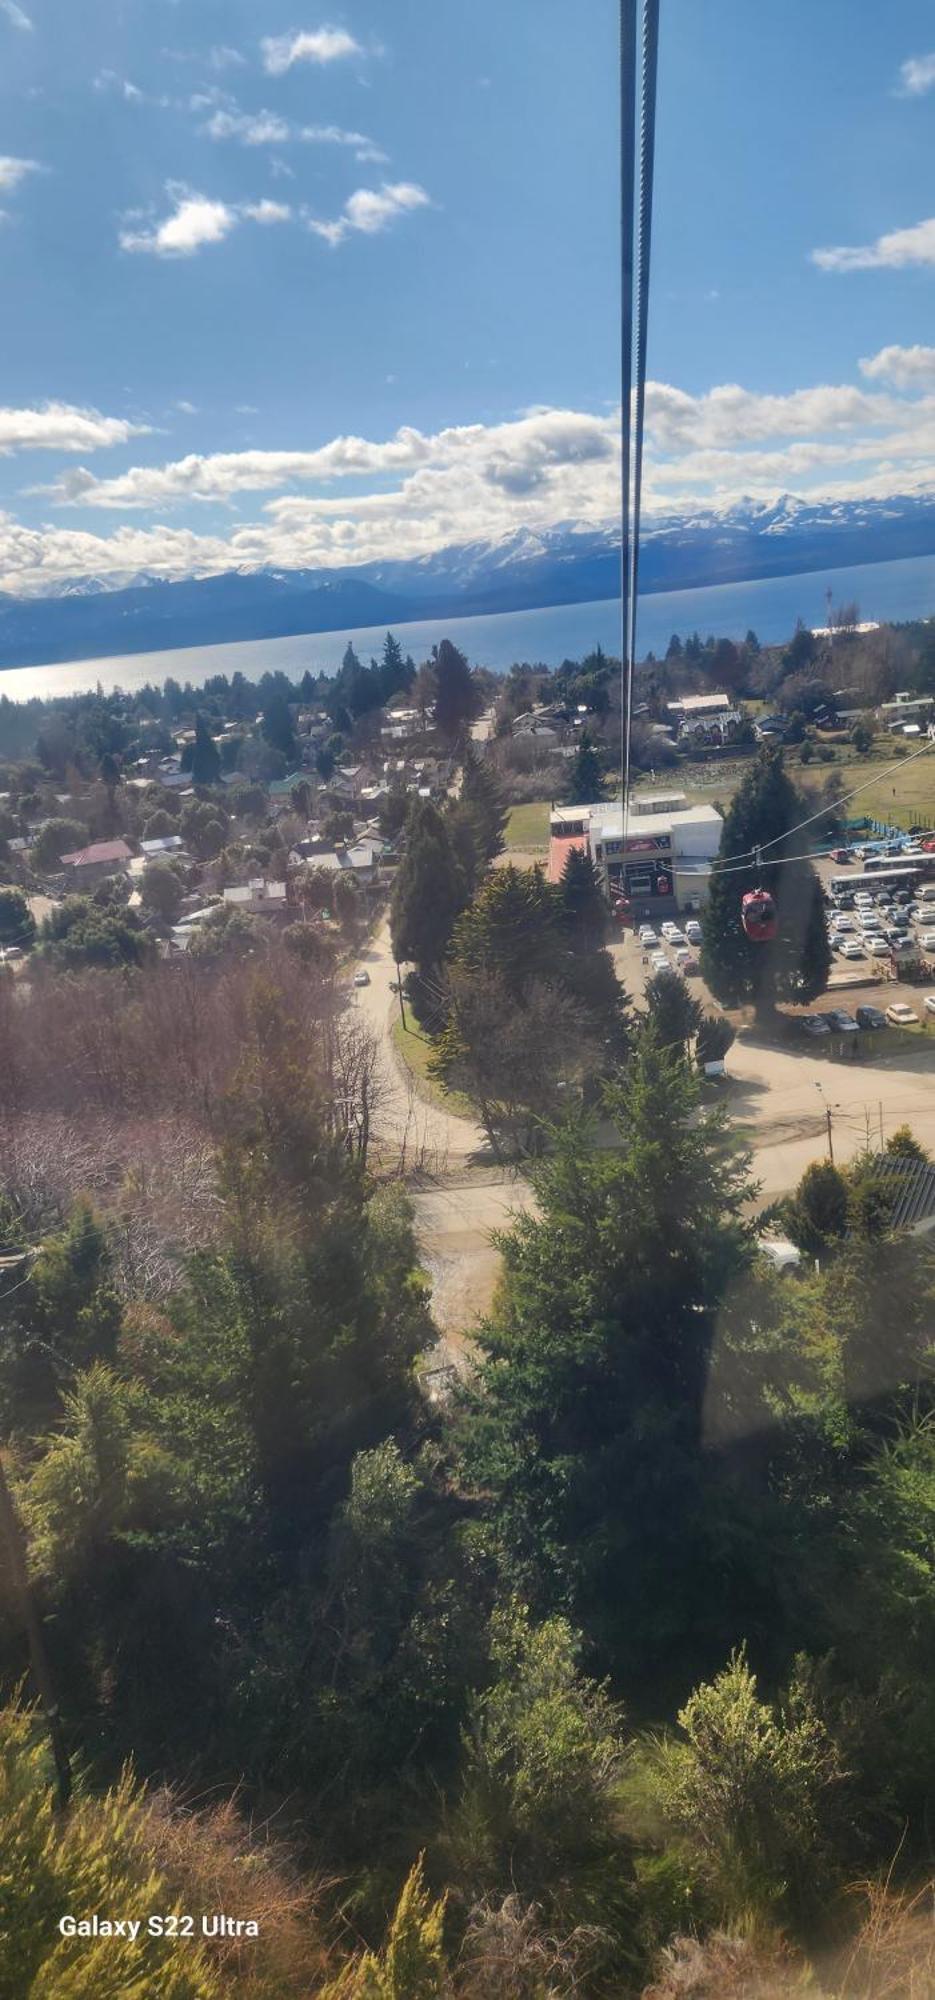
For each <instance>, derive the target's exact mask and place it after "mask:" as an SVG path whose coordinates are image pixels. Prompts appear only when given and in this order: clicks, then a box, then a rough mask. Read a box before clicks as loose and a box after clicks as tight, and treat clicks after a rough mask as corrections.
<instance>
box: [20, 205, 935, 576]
mask: <svg viewBox="0 0 935 2000" xmlns="http://www.w3.org/2000/svg"><path fill="white" fill-rule="evenodd" d="M254 206H259V204H254ZM906 357H909V360H908V361H907V359H906ZM925 357H926V350H922V349H920V350H915V349H912V348H908V347H907V348H900V347H893V348H884V349H881V350H880V353H879V354H878V355H871V356H869V357H867V361H866V363H865V364H864V368H863V374H864V383H863V384H862V385H857V384H849V383H843V384H823V385H818V386H816V387H811V388H807V389H801V390H796V391H794V392H792V393H791V394H789V395H785V396H765V395H761V394H759V393H758V392H757V391H755V390H749V389H745V388H744V387H743V386H742V385H739V384H736V383H733V384H731V383H728V384H720V385H718V386H717V387H715V388H713V389H711V390H709V391H708V392H707V393H706V394H703V395H689V394H687V393H686V392H685V391H684V390H681V389H679V388H677V387H676V386H674V385H673V384H670V383H660V382H654V383H651V384H649V385H648V390H647V419H648V441H647V459H646V509H647V514H649V515H655V516H656V517H658V516H659V515H676V516H678V515H681V514H683V513H684V512H685V511H686V510H690V511H691V512H692V513H693V514H697V513H698V512H699V511H705V510H709V509H712V508H714V509H717V508H719V507H721V506H729V505H732V504H733V503H734V502H736V500H737V499H738V498H739V497H740V496H741V495H752V496H755V497H756V498H760V499H763V500H767V499H774V498H775V497H776V495H777V493H779V492H782V491H784V490H785V491H788V490H790V489H791V490H793V491H795V492H797V493H800V494H802V495H803V496H804V497H807V498H808V499H809V500H811V501H813V502H816V501H827V502H828V504H829V505H830V504H833V503H834V501H835V500H837V499H841V498H859V497H863V496H867V497H877V498H885V497H887V496H888V495H893V494H911V493H935V385H933V384H930V383H929V382H928V380H927V378H926V376H925V373H924V365H923V364H924V363H925V365H928V364H927V362H926V361H925ZM907 370H908V374H906V371H907ZM904 374H905V379H906V392H905V393H894V392H892V391H890V390H889V389H887V388H883V389H877V388H876V387H875V386H873V385H874V384H875V383H877V382H880V383H883V384H889V383H893V384H894V385H895V389H896V390H897V391H898V390H900V389H901V388H902V381H903V375H904ZM0 438H2V430H0ZM73 448H77V446H75V447H73ZM618 487H619V415H618V413H617V412H615V411H613V410H609V411H608V410H603V411H600V412H599V413H595V412H589V411H581V410H568V409H553V408H548V407H546V408H536V409H532V410H527V411H525V412H522V413H521V414H519V415H517V416H515V417H513V418H511V419H510V420H508V421H503V422H500V423H495V424H483V423H477V424H461V425H452V426H448V427H445V428H443V429H439V430H437V431H434V432H424V431H421V430H418V429H416V428H415V427H412V426H405V425H404V426H402V427H401V428H400V429H398V430H396V431H395V432H394V433H393V434H392V435H390V436H388V437H384V438H366V437H358V436H340V437H334V438H331V439H329V440H326V441H325V442H321V443H316V444H314V445H312V446H311V447H310V448H309V449H306V450H291V451H264V450H260V449H248V450H241V451H231V452H224V453H210V454H198V453H191V454H188V455H187V456H185V457H180V458H177V459H175V460H170V461H169V462H167V463H162V464H155V465H145V464H134V465H130V466H129V468H128V469H126V470H125V471H122V472H119V473H117V474H116V475H115V476H114V477H112V478H102V477H98V476H97V475H96V474H95V473H94V472H92V471H91V470H90V469H89V466H88V465H87V464H86V463H80V462H79V463H78V465H76V466H75V467H74V469H73V470H72V471H71V472H67V471H65V472H62V473H60V474H59V476H58V478H57V479H56V480H55V482H54V484H53V485H52V486H51V487H47V488H44V489H40V490H41V491H45V492H46V493H49V494H50V495H51V497H52V498H53V500H54V501H55V502H56V503H57V504H58V505H59V506H61V507H64V508H66V509H67V508H71V509H75V508H80V509H81V510H82V511H83V512H85V515H86V521H85V523H84V524H83V525H82V526H81V527H80V528H79V527H77V526H74V527H73V526H71V525H66V524H65V522H64V520H63V519H62V518H61V517H59V520H58V521H57V522H55V523H54V524H48V523H47V524H46V525H45V526H43V527H42V528H41V529H32V528H30V529H26V528H25V527H22V526H20V525H18V524H16V523H13V522H7V523H6V524H4V525H3V528H2V531H0V588H3V587H7V588H11V589H14V590H25V591H29V590H33V589H48V588H50V587H52V585H53V583H54V580H55V578H57V577H63V576H65V575H68V574H73V573H80V571H82V570H88V569H94V570H108V571H110V572H117V571H120V570H122V569H133V568H147V569H152V570H155V571H158V572H159V573H160V574H165V575H190V574H193V573H208V572H211V571H215V570H219V569H223V568H230V567H235V566H237V565H243V566H247V567H249V566H251V565H253V566H262V565H272V566H280V565H281V566H283V567H302V566H309V567H314V566H315V565H317V564H327V565H335V566H347V565H351V564H355V563H364V562H370V561H385V560H387V559H388V558H391V557H406V556H418V555H423V554H429V553H431V552H433V551H435V550H437V549H440V548H444V547H446V546H450V545H452V544H457V543H465V542H470V541H473V540H475V539H478V538H485V539H486V538H496V537H498V536H501V535H507V534H511V533H514V532H515V531H516V530H517V529H519V528H528V529H530V530H531V531H533V532H535V531H537V530H539V529H542V530H544V529H547V528H551V527H554V526H556V525H557V524H559V523H563V522H569V521H576V522H580V523H581V525H582V526H583V527H589V526H598V525H603V524H606V523H607V522H609V521H613V520H614V519H615V518H616V511H617V504H618ZM249 495H254V496H258V498H257V505H256V508H255V515H254V518H253V519H248V520H244V519H242V518H241V517H240V515H239V514H238V517H237V518H236V520H235V521H234V522H233V523H232V524H231V525H230V526H229V527H224V526H223V525H219V522H220V523H221V524H223V520H224V515H223V511H222V510H224V509H230V508H234V507H237V508H238V509H239V508H240V507H243V506H244V502H245V498H246V497H247V496H249ZM197 507H200V508H201V510H202V518H203V520H204V532H199V531H198V529H197V527H196V526H195V525H193V523H192V518H191V516H192V512H193V510H195V509H196V508H197ZM176 508H186V509H188V510H189V511H188V518H187V520H186V522H185V524H184V525H176V526H172V525H170V521H171V510H173V509H176ZM114 510H116V511H119V512H121V513H123V514H124V516H125V517H126V518H124V520H122V521H120V522H118V523H115V526H114V529H113V530H112V531H111V530H110V528H109V527H108V528H107V529H106V530H104V529H102V530H101V531H100V532H94V531H93V530H92V528H91V526H90V522H91V520H92V519H93V516H94V514H95V513H97V514H98V515H100V514H102V513H105V512H107V511H114ZM211 510H213V512H212V511H211ZM143 514H145V515H147V516H148V518H147V519H145V520H144V519H140V520H139V521H138V522H137V523H135V522H134V520H133V516H134V515H143ZM167 517H168V518H167Z"/></svg>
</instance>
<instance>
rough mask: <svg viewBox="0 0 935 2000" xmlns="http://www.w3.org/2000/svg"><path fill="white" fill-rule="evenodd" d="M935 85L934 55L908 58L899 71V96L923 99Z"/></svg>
mask: <svg viewBox="0 0 935 2000" xmlns="http://www.w3.org/2000/svg"><path fill="white" fill-rule="evenodd" d="M933 85H935V55H928V56H910V57H909V58H908V60H907V61H906V62H904V63H902V64H901V66H900V71H899V95H900V96H901V97H924V95H925V93H926V91H927V90H931V89H932V87H933Z"/></svg>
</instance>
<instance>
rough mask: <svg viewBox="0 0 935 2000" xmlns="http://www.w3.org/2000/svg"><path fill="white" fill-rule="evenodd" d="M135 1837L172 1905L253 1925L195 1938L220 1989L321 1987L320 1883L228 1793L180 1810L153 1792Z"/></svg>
mask: <svg viewBox="0 0 935 2000" xmlns="http://www.w3.org/2000/svg"><path fill="white" fill-rule="evenodd" d="M143 1834H144V1838H145V1840H146V1844H147V1846H148V1847H150V1848H151V1850H152V1853H153V1856H154V1859H155V1861H156V1864H157V1866H158V1867H159V1869H160V1870H161V1872H162V1873H163V1874H164V1876H165V1878H166V1880H167V1881H168V1882H169V1884H170V1886H171V1888H172V1890H173V1893H174V1894H176V1895H177V1896H178V1899H179V1906H180V1907H181V1908H184V1909H186V1910H189V1911H191V1912H193V1913H194V1914H195V1915H196V1918H200V1916H201V1914H202V1913H204V1914H206V1915H208V1916H210V1915H212V1914H213V1913H214V1912H218V1913H221V1914H227V1915H228V1916H234V1917H242V1918H244V1919H247V1918H253V1919H254V1920H255V1921H256V1923H257V1924H258V1925H259V1936H258V1937H257V1938H255V1939H238V1938H211V1939H207V1940H205V1941H204V1948H205V1952H206V1955H207V1956H208V1957H209V1959H210V1960H211V1962H212V1963H213V1964H214V1965H215V1966H216V1967H217V1969H218V1971H219V1972H220V1974H221V1976H222V1980H223V1985H224V1991H225V1993H227V1992H229V1993H231V1994H232V1995H233V1994H236V1995H237V2000H279V1996H280V1995H283V1996H284V1995H286V1994H296V1995H298V1994H313V1993H317V1992H319V1991H320V1990H321V1987H322V1985H323V1983H324V1981H325V1980H326V1979H327V1977H328V1976H329V1975H330V1974H331V1973H333V1971H334V1970H335V1959H334V1956H333V1954H332V1949H331V1945H330V1942H329V1940H328V1939H327V1937H326V1927H325V1917H324V1905H325V1896H326V1885H325V1884H324V1883H322V1882H321V1881H319V1880H316V1879H315V1878H309V1877H307V1876H305V1877H303V1876H302V1875H301V1874H300V1873H299V1871H298V1868H297V1867H296V1865H295V1863H294V1861H293V1859H292V1856H291V1855H290V1853H289V1850H288V1848H287V1847H286V1846H285V1845H284V1844H283V1843H280V1842H278V1841H274V1840H273V1839H272V1838H271V1837H270V1834H269V1830H268V1828H266V1827H263V1826H261V1827H259V1828H256V1827H249V1826H247V1825H246V1823H245V1822H244V1820H243V1819H242V1818H241V1816H240V1814H239V1812H238V1810H237V1807H236V1804H235V1802H234V1801H232V1800H230V1799H225V1800H224V1801H223V1802H222V1803H221V1804H220V1805H216V1806H210V1807H208V1808H207V1809H206V1810H200V1811H189V1810H186V1809H184V1808H183V1806H182V1805H181V1804H180V1801H179V1799H178V1798H177V1797H176V1795H175V1794H174V1793H172V1792H170V1791H168V1790H163V1791H159V1792H156V1793H154V1794H151V1795H150V1797H149V1799H148V1801H147V1804H146V1809H145V1819H144V1825H143Z"/></svg>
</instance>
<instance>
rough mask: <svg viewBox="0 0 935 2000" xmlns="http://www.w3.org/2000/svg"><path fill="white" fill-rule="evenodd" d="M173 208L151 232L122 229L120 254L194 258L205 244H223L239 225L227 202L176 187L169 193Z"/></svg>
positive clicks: (235, 213)
mask: <svg viewBox="0 0 935 2000" xmlns="http://www.w3.org/2000/svg"><path fill="white" fill-rule="evenodd" d="M167 192H168V194H169V197H170V199H171V200H172V201H173V202H174V204H175V205H174V207H173V209H172V212H171V214H170V215H167V216H166V218H165V220H164V221H163V222H160V223H157V224H155V225H154V226H153V227H152V228H151V229H123V230H121V232H120V248H121V250H129V251H131V252H145V253H147V254H148V255H150V256H153V257H193V256H194V254H195V252H196V250H201V249H203V248H204V245H205V244H206V243H222V242H223V241H224V238H225V236H229V235H230V233H231V230H232V229H234V228H236V225H237V210H236V209H235V208H231V207H229V206H228V204H227V202H224V201H209V200H208V198H207V196H206V195H201V194H191V193H188V192H187V191H186V190H184V189H182V188H179V187H177V186H173V185H170V186H169V188H168V190H167Z"/></svg>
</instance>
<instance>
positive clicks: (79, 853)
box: [62, 840, 130, 868]
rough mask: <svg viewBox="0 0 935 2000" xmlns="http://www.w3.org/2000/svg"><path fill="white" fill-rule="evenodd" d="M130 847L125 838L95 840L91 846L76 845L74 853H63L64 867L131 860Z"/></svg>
mask: <svg viewBox="0 0 935 2000" xmlns="http://www.w3.org/2000/svg"><path fill="white" fill-rule="evenodd" d="M129 859H130V849H129V848H128V846H127V843H126V841H125V840H95V841H92V843H91V845H90V847H76V848H75V850H74V853H73V854H63V855H62V866H63V867H64V868H97V867H103V866H104V864H105V863H107V862H109V861H112V862H113V863H114V864H115V865H116V863H117V862H118V861H129Z"/></svg>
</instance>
